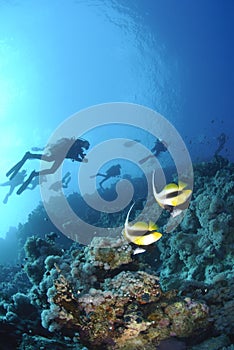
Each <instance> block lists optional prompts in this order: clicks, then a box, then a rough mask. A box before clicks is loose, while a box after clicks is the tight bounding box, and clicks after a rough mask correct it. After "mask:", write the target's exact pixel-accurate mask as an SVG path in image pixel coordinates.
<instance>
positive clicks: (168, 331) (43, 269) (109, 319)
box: [0, 156, 234, 350]
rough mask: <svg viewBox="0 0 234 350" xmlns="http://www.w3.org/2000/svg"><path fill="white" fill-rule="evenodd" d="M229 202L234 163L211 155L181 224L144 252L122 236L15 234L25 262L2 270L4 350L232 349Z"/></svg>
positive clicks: (233, 197)
mask: <svg viewBox="0 0 234 350" xmlns="http://www.w3.org/2000/svg"><path fill="white" fill-rule="evenodd" d="M233 203H234V165H233V164H230V163H228V162H227V161H226V160H224V159H223V158H221V157H219V156H217V157H215V158H214V160H213V161H212V162H210V163H208V164H205V163H202V164H200V165H197V166H196V167H195V189H194V194H193V197H192V201H191V205H190V207H189V209H188V211H187V215H186V217H185V219H184V220H183V222H181V224H180V226H179V227H178V228H177V229H176V230H175V232H172V233H165V234H163V237H162V238H161V239H160V240H159V241H158V242H157V245H155V248H154V249H152V250H148V251H147V252H146V253H144V254H141V255H134V254H133V253H134V248H133V247H132V246H131V244H128V243H126V242H125V241H124V240H123V239H121V238H118V239H114V238H100V237H95V238H94V239H93V241H92V242H91V244H90V245H89V246H87V247H84V246H81V245H79V244H78V243H71V242H70V243H69V244H67V245H66V247H65V248H64V247H63V246H62V245H60V244H57V242H56V240H57V235H56V234H55V233H54V232H51V231H47V234H44V236H43V237H42V235H40V236H35V235H34V236H32V237H28V238H27V240H26V231H27V230H26V229H24V228H22V227H21V228H20V230H19V233H18V234H19V236H20V232H21V233H22V237H21V238H22V239H21V238H20V237H19V242H20V244H21V243H22V242H24V241H25V240H26V241H25V245H24V250H25V254H23V253H22V252H20V256H21V263H19V264H18V265H17V266H15V267H13V266H3V267H2V268H1V270H0V271H1V272H0V286H1V294H0V297H1V299H0V337H1V346H0V348H1V349H3V350H5V349H7V350H13V349H14V350H15V349H19V350H23V349H35V348H37V349H40V348H41V349H43V348H44V349H47V348H49V347H51V348H56V349H58V350H59V349H64V348H66V349H74V350H78V349H83V350H87V349H89V350H94V349H95V350H98V349H103V350H105V349H106V350H112V349H113V350H138V349H139V350H140V349H145V350H155V349H158V350H168V349H178V350H183V349H189V350H197V349H201V350H206V349H212V350H231V349H232V348H233V347H232V343H234V337H233V334H234V322H233V314H234V295H233V293H234V292H233V291H234V282H233V280H234V279H233V277H234V276H233V275H234V271H233V260H234V257H233V247H234V246H233V233H234V205H233ZM153 210H154V207H153V205H152V207H150V208H149V216H150V213H151V211H153ZM121 215H123V214H121ZM43 217H44V214H43ZM43 217H41V216H40V215H39V212H36V214H35V213H34V214H33V216H32V217H31V221H33V220H36V222H37V223H39V224H40V222H41V221H42V220H44V219H43ZM33 218H34V219H33ZM39 218H40V220H39ZM99 219H100V217H99V218H96V219H95V220H99ZM112 219H113V218H112ZM102 220H104V221H105V223H106V224H108V217H106V218H102ZM118 220H120V219H118V218H116V223H117V222H118V224H119V223H120V221H118ZM166 220H167V214H165V213H164V212H163V214H162V217H161V218H160V223H162V224H163V223H164V222H165V221H166ZM46 227H48V222H47V221H45V224H44V226H43V230H45V229H46ZM48 232H50V233H48Z"/></svg>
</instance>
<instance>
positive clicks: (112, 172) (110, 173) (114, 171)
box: [90, 164, 121, 188]
mask: <svg viewBox="0 0 234 350" xmlns="http://www.w3.org/2000/svg"><path fill="white" fill-rule="evenodd" d="M120 169H121V165H119V164H117V165H113V166H112V167H110V168H109V169H108V170H107V172H106V174H101V173H97V174H96V175H92V176H90V178H91V179H92V178H94V177H96V176H102V177H104V179H103V180H102V181H101V182H100V183H99V185H100V187H101V188H103V186H102V184H103V183H104V182H105V181H107V180H108V179H110V178H111V177H117V176H119V175H120Z"/></svg>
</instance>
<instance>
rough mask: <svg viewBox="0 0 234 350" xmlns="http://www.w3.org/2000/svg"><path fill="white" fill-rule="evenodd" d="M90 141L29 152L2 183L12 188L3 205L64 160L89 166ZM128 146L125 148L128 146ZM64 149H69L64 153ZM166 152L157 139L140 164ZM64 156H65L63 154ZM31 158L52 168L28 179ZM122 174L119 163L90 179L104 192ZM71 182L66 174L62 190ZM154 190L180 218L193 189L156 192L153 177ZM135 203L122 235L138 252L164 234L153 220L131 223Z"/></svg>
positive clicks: (161, 203)
mask: <svg viewBox="0 0 234 350" xmlns="http://www.w3.org/2000/svg"><path fill="white" fill-rule="evenodd" d="M135 142H140V141H139V140H133V141H130V143H131V145H132V144H134V143H135ZM89 146H90V144H89V142H88V141H87V140H85V139H82V138H78V139H76V138H62V139H60V140H59V141H57V142H56V143H55V144H49V145H48V146H47V147H46V148H37V147H33V148H32V149H31V150H32V151H43V152H42V153H31V152H29V151H28V152H26V153H25V155H24V156H23V158H22V159H21V160H20V161H19V162H18V163H17V164H16V165H14V166H13V167H12V168H11V169H10V170H9V171H8V172H7V173H6V176H7V177H8V178H9V180H8V181H6V182H4V183H1V184H0V186H9V187H10V189H9V192H8V193H7V195H6V196H5V198H4V200H3V203H4V204H6V203H7V201H8V198H9V196H10V195H11V194H12V193H13V191H14V189H15V188H16V187H19V186H20V187H19V189H18V190H17V192H16V193H17V194H18V195H20V194H21V193H22V192H23V191H25V190H26V189H29V190H33V189H34V188H35V187H36V186H37V185H39V176H40V177H41V181H43V177H45V176H46V175H49V174H54V173H55V172H56V170H57V169H58V168H59V167H60V166H61V165H62V163H63V161H64V159H71V160H72V161H76V162H84V163H87V162H88V159H87V158H86V153H84V152H85V151H87V150H88V149H89ZM129 146H130V144H129V145H128V144H127V143H126V147H129ZM64 149H65V150H66V151H65V152H64ZM166 151H167V144H166V142H165V141H163V140H160V139H157V140H156V141H155V144H154V147H153V148H152V149H151V154H150V155H149V156H147V157H145V158H143V159H141V160H140V161H139V163H140V164H143V163H144V162H146V161H147V160H148V159H149V158H151V157H158V156H159V154H160V153H162V152H166ZM64 154H65V155H64ZM28 159H39V160H43V161H45V162H50V163H52V162H53V164H52V166H51V167H50V168H48V169H43V170H40V171H36V170H33V171H32V172H31V174H30V175H29V177H28V178H27V179H25V178H26V177H27V173H26V170H21V169H22V167H23V166H24V164H25V162H26V161H27V160H28ZM120 174H121V166H120V165H119V164H116V165H113V166H111V167H110V168H109V169H108V170H107V171H106V173H105V174H102V173H97V174H95V175H92V176H90V178H94V177H97V176H100V177H103V179H102V180H101V181H100V183H99V186H100V187H101V188H102V189H103V183H104V182H105V181H107V180H108V179H110V178H112V177H118V176H120ZM70 181H71V173H70V172H67V173H66V174H65V175H64V177H63V178H62V187H63V188H67V187H68V184H69V182H70ZM56 186H57V185H56V182H55V183H54V184H52V185H51V187H50V189H52V190H55V191H56V190H58V189H59V188H61V187H60V186H61V184H59V187H58V188H56ZM152 187H153V195H154V198H155V200H156V202H157V203H158V204H159V206H160V207H162V208H163V209H165V210H167V211H169V212H170V214H171V215H172V216H173V217H175V216H177V215H179V214H180V213H181V212H182V211H183V210H184V209H185V208H186V207H187V205H186V204H187V203H188V201H189V198H190V196H191V194H192V190H191V189H189V188H188V186H187V184H186V183H183V182H180V181H179V182H178V184H177V183H169V184H167V185H166V186H165V187H164V188H163V189H162V190H161V191H160V192H157V190H156V188H155V185H154V174H153V177H152ZM133 206H134V204H133V205H132V206H131V207H130V209H129V212H128V214H127V216H126V221H125V224H124V229H123V236H124V237H125V239H126V240H127V241H128V242H130V243H133V244H134V245H136V246H138V250H137V249H136V253H138V251H139V252H144V251H145V249H144V248H146V247H147V246H149V245H151V244H152V243H154V242H156V241H157V240H159V239H160V238H161V237H162V234H161V233H160V232H159V230H158V227H157V225H156V224H155V223H154V222H152V221H150V222H149V223H145V222H136V223H135V224H133V225H130V224H129V216H130V213H131V211H132V208H133Z"/></svg>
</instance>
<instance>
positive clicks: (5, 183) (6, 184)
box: [0, 181, 11, 186]
mask: <svg viewBox="0 0 234 350" xmlns="http://www.w3.org/2000/svg"><path fill="white" fill-rule="evenodd" d="M10 185H11V181H7V182H3V183H1V184H0V186H10Z"/></svg>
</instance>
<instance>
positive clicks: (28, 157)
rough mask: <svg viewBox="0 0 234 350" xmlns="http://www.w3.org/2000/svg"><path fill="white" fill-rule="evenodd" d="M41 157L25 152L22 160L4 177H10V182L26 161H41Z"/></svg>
mask: <svg viewBox="0 0 234 350" xmlns="http://www.w3.org/2000/svg"><path fill="white" fill-rule="evenodd" d="M42 156H43V155H42V154H34V153H30V152H26V153H25V155H24V156H23V158H22V159H21V160H20V161H19V162H18V163H17V164H16V165H14V166H13V167H12V168H11V169H10V170H9V171H8V172H7V173H6V176H9V175H11V176H10V180H12V179H13V178H14V177H15V175H16V174H17V173H18V172H19V171H20V169H21V168H22V166H23V165H24V163H25V162H26V160H27V159H41V158H42ZM43 158H44V157H43Z"/></svg>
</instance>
